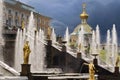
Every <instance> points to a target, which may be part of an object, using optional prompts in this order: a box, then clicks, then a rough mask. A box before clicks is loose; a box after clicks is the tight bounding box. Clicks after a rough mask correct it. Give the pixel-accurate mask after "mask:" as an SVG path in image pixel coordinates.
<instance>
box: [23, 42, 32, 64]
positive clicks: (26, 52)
mask: <svg viewBox="0 0 120 80" xmlns="http://www.w3.org/2000/svg"><path fill="white" fill-rule="evenodd" d="M23 52H24V64H28V62H29V54H30V52H31V50H30V47H29V41H26V42H25V44H24V48H23Z"/></svg>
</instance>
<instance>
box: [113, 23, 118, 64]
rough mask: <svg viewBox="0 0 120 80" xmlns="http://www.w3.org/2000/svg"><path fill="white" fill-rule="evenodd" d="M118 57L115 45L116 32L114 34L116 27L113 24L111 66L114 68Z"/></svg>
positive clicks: (116, 45)
mask: <svg viewBox="0 0 120 80" xmlns="http://www.w3.org/2000/svg"><path fill="white" fill-rule="evenodd" d="M117 56H118V43H117V32H116V27H115V24H113V29H112V61H113V62H112V63H113V66H115V61H116V59H117Z"/></svg>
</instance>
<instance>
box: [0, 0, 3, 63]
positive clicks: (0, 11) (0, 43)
mask: <svg viewBox="0 0 120 80" xmlns="http://www.w3.org/2000/svg"><path fill="white" fill-rule="evenodd" d="M0 7H1V8H0V54H1V56H0V60H1V61H4V59H3V52H2V51H3V50H2V46H3V45H4V39H3V36H2V28H3V16H4V14H3V7H4V3H3V0H0Z"/></svg>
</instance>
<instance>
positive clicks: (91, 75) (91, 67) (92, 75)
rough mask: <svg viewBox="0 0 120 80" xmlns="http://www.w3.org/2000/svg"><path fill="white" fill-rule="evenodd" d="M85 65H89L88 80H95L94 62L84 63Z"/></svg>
mask: <svg viewBox="0 0 120 80" xmlns="http://www.w3.org/2000/svg"><path fill="white" fill-rule="evenodd" d="M84 64H85V65H88V67H89V80H95V67H94V64H93V63H92V62H91V63H89V64H88V63H84Z"/></svg>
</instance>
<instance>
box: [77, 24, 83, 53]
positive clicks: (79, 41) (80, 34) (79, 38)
mask: <svg viewBox="0 0 120 80" xmlns="http://www.w3.org/2000/svg"><path fill="white" fill-rule="evenodd" d="M78 50H79V51H82V52H84V30H83V26H81V30H80V31H79V34H78Z"/></svg>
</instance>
